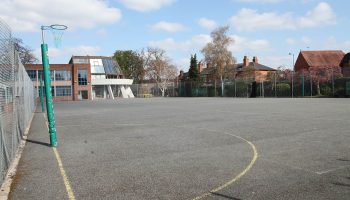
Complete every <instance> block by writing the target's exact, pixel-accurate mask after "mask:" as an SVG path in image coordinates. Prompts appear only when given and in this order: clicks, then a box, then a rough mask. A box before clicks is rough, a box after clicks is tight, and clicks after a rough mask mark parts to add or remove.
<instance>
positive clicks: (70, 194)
mask: <svg viewBox="0 0 350 200" xmlns="http://www.w3.org/2000/svg"><path fill="white" fill-rule="evenodd" d="M52 149H53V152H54V153H55V156H56V160H57V163H58V167H59V168H60V172H61V175H62V178H63V182H64V185H65V186H66V191H67V195H68V198H69V199H70V200H75V197H74V193H73V189H72V187H71V185H70V183H69V180H68V176H67V173H66V171H65V170H64V168H63V164H62V160H61V157H60V154H59V153H58V150H57V148H56V147H52Z"/></svg>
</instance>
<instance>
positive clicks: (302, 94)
mask: <svg viewBox="0 0 350 200" xmlns="http://www.w3.org/2000/svg"><path fill="white" fill-rule="evenodd" d="M301 96H302V97H304V96H305V82H304V73H302V75H301Z"/></svg>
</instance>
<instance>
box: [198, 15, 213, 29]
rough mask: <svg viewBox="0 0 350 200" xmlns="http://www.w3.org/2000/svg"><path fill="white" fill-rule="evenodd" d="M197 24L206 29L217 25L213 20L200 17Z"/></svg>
mask: <svg viewBox="0 0 350 200" xmlns="http://www.w3.org/2000/svg"><path fill="white" fill-rule="evenodd" d="M198 24H199V25H200V26H201V27H203V28H206V29H214V28H216V27H217V23H216V22H215V21H214V20H211V19H207V18H205V17H202V18H200V19H199V20H198Z"/></svg>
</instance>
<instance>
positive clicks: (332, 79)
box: [332, 68, 334, 97]
mask: <svg viewBox="0 0 350 200" xmlns="http://www.w3.org/2000/svg"><path fill="white" fill-rule="evenodd" d="M332 94H333V97H334V71H333V68H332Z"/></svg>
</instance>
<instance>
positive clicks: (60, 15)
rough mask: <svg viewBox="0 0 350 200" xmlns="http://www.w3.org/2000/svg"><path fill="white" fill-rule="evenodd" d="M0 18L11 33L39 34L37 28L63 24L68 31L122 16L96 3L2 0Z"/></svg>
mask: <svg viewBox="0 0 350 200" xmlns="http://www.w3.org/2000/svg"><path fill="white" fill-rule="evenodd" d="M0 17H1V18H2V19H4V20H5V21H6V22H7V23H8V24H9V25H10V26H11V28H12V30H14V31H18V32H34V31H39V30H40V29H39V28H40V26H41V25H50V24H56V23H58V24H65V25H67V26H68V27H69V28H70V29H75V28H92V27H95V26H97V25H99V24H111V23H115V22H117V21H119V20H120V19H121V17H122V14H121V11H120V10H119V9H118V8H114V7H110V6H108V4H107V2H106V1H100V0H80V1H71V0H35V1H28V0H3V2H2V3H1V6H0Z"/></svg>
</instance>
